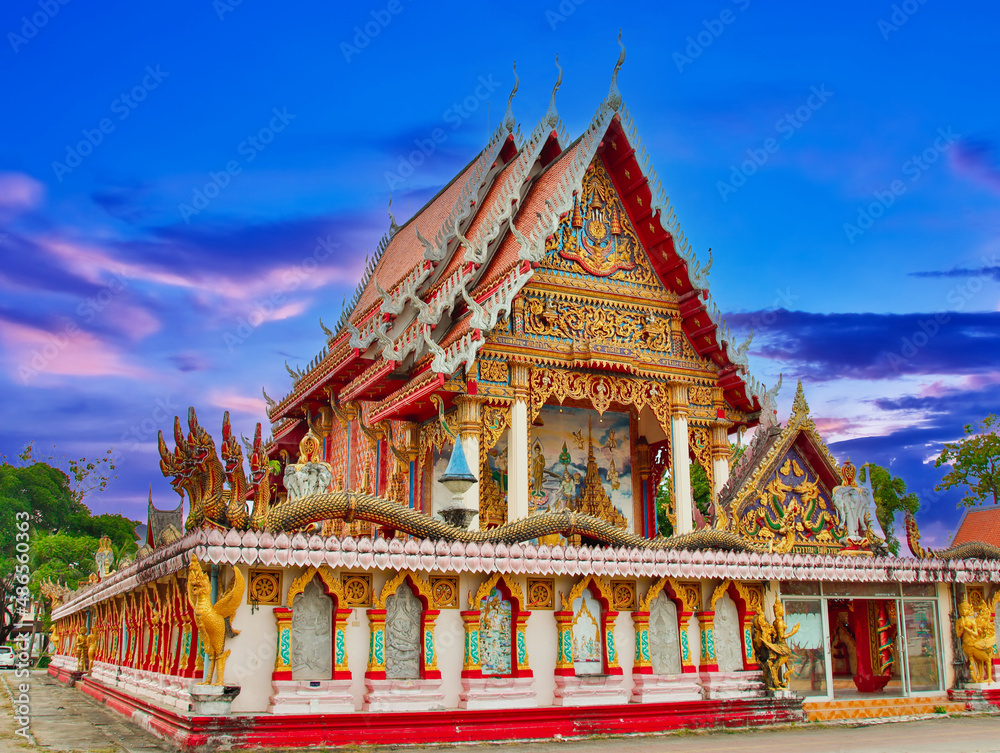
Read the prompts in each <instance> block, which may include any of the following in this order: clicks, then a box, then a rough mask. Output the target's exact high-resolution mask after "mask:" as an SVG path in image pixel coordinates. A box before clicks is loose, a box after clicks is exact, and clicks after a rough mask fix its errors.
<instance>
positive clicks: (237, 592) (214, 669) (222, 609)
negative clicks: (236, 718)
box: [187, 555, 244, 685]
mask: <svg viewBox="0 0 1000 753" xmlns="http://www.w3.org/2000/svg"><path fill="white" fill-rule="evenodd" d="M243 586H244V583H243V574H242V573H241V572H240V569H239V568H238V567H236V568H233V584H232V585H231V586H230V587H229V590H228V591H226V593H225V594H224V595H222V596H220V597H219V598H218V599H216V601H215V604H212V586H211V584H210V583H209V581H208V576H207V575H205V571H204V570H202V569H201V565H200V564H199V562H198V558H197V557H195V556H194V555H191V564H190V565H188V582H187V589H188V602H189V603H190V604H191V608H192V609H193V610H194V621H195V624H196V625H197V626H198V634H199V635H200V636H201V640H202V643H203V644H204V646H205V651H206V653H207V654H208V660H209V661H210V662H211V664H210V665H209V670H208V677H207V678H206V679H205V680H203V681H202V682H200V683H198V684H199V685H225V684H226V683H225V679H224V675H225V671H226V659H228V658H229V652H228V651H223V649H224V648H225V647H226V638H235V637H236V636H237V635H239V631H237V630H233V627H232V625H231V624H230V620H231V619H232V617H233V615H234V614H236V609H237V608H238V607H239V605H240V602H241V601H242V600H243ZM213 677H214V678H215V679H216V682H214V683H213V682H212V679H213Z"/></svg>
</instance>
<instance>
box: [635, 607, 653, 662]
mask: <svg viewBox="0 0 1000 753" xmlns="http://www.w3.org/2000/svg"><path fill="white" fill-rule="evenodd" d="M632 624H633V625H635V664H634V665H633V666H632V671H633V672H634V673H635V674H639V675H649V674H652V673H653V663H652V660H651V658H650V655H649V612H632Z"/></svg>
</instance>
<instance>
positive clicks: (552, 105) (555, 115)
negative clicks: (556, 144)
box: [545, 53, 563, 128]
mask: <svg viewBox="0 0 1000 753" xmlns="http://www.w3.org/2000/svg"><path fill="white" fill-rule="evenodd" d="M556 68H558V69H559V77H558V78H556V85H555V86H553V87H552V99H550V100H549V111H548V112H547V113H545V124H546V125H547V126H549V128H555V127H556V124H557V123H558V122H559V112H558V111H557V110H556V92H557V91H559V86H560V85H561V84H562V74H563V70H562V66H561V65H559V53H556Z"/></svg>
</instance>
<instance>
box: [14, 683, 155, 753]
mask: <svg viewBox="0 0 1000 753" xmlns="http://www.w3.org/2000/svg"><path fill="white" fill-rule="evenodd" d="M0 677H2V680H3V683H4V684H3V687H0V751H2V753H27V752H28V751H35V750H46V751H49V750H51V751H93V752H95V753H96V752H97V751H101V753H112V752H113V753H164V752H165V751H169V750H172V748H169V747H167V745H166V744H165V743H163V742H162V741H161V740H159V739H158V738H156V737H154V736H153V735H151V734H149V733H148V732H145V731H144V730H141V729H139V728H138V727H136V726H135V725H133V724H131V723H130V722H127V721H126V720H125V719H124V718H123V717H121V716H120V715H118V714H116V713H114V712H113V711H111V710H109V709H107V708H106V707H105V706H103V705H102V704H100V703H98V702H97V701H95V700H94V699H93V698H91V697H90V696H87V695H84V694H83V693H81V692H80V691H79V690H75V689H74V688H70V687H67V686H66V685H64V684H62V683H60V682H57V681H56V680H54V679H52V678H51V677H49V676H48V675H47V674H46V673H44V672H32V674H31V678H30V680H29V684H30V685H31V691H30V696H31V722H30V724H29V729H30V731H31V735H32V737H33V738H34V741H35V745H32V744H30V743H27V742H25V741H24V738H23V737H21V736H20V735H15V734H14V731H15V729H16V728H17V727H16V726H15V723H14V714H13V713H12V711H13V710H12V707H11V695H10V691H13V692H14V696H16V695H17V687H18V684H20V683H22V682H24V680H19V679H17V678H15V677H14V673H13V672H2V673H0Z"/></svg>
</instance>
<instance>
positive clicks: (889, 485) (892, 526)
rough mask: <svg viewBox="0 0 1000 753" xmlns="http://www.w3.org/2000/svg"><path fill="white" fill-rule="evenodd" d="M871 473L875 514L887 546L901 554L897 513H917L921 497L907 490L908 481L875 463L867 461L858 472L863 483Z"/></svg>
mask: <svg viewBox="0 0 1000 753" xmlns="http://www.w3.org/2000/svg"><path fill="white" fill-rule="evenodd" d="M869 474H870V475H871V483H872V494H873V495H874V496H875V516H876V517H877V518H878V522H879V525H880V526H882V532H883V533H884V534H885V542H886V546H888V547H889V551H890V552H892V553H893V554H899V539H897V538H896V534H895V530H896V514H897V513H903V514H904V515H905V514H906V513H910V514H911V515H915V514H916V512H917V510H918V509H919V507H920V499H919V498H918V497H917V495H916V493H914V492H907V491H906V482H905V481H903V479H901V478H900V477H899V476H893V475H892V473H890V472H889V470H888V469H887V468H883V467H882V466H880V465H876V464H875V463H866V464H865V465H864V466H863V467H862V468H861V473H860V474H858V475H859V478H860V480H861V482H862V483H864V482H865V481H867V480H868V476H869Z"/></svg>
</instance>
